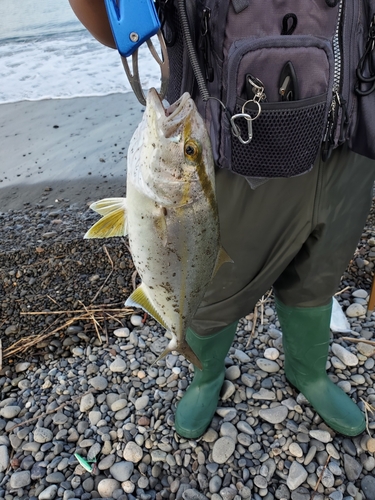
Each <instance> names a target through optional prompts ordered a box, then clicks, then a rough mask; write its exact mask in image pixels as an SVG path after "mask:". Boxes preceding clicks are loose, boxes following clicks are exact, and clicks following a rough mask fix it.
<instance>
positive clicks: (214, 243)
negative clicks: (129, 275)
mask: <svg viewBox="0 0 375 500" xmlns="http://www.w3.org/2000/svg"><path fill="white" fill-rule="evenodd" d="M90 208H91V209H92V210H94V211H96V212H97V213H99V214H100V215H101V216H102V218H101V219H100V220H98V221H97V222H96V223H95V224H94V226H93V227H91V229H89V231H88V232H87V233H86V234H85V236H84V237H85V238H107V237H113V236H126V235H127V236H128V238H129V248H130V252H131V255H132V258H133V262H134V265H135V268H136V270H137V271H138V274H139V276H140V278H141V280H142V283H141V285H140V286H139V287H138V288H137V289H136V290H134V291H133V293H132V294H131V295H130V297H129V298H128V299H127V300H126V302H125V305H126V306H128V307H135V308H142V309H143V310H144V311H145V312H147V313H148V314H149V315H150V316H152V317H153V318H154V319H155V320H156V321H158V322H159V323H160V324H161V325H162V326H163V327H164V328H165V329H166V330H167V331H169V332H170V334H171V337H172V339H171V340H170V342H169V344H168V345H167V347H166V349H165V350H164V351H163V352H162V353H161V355H160V356H159V358H158V359H157V360H156V361H158V360H159V359H161V358H163V357H164V356H165V355H167V354H168V353H169V352H171V351H177V352H178V353H180V354H182V355H183V356H185V358H186V359H187V360H189V361H190V362H191V363H193V364H194V365H195V366H197V367H198V368H201V367H202V364H201V362H200V360H199V359H198V357H197V356H196V354H195V353H194V351H193V350H192V349H191V347H190V346H189V344H188V343H187V341H186V337H185V336H186V330H187V328H188V326H189V325H190V324H191V321H192V319H193V317H194V315H195V313H196V311H197V309H198V307H199V305H200V303H201V301H202V299H203V296H204V294H205V291H206V289H207V287H208V285H209V283H210V282H211V280H212V278H213V276H214V275H215V274H216V272H217V271H218V269H219V268H220V267H221V265H222V264H224V263H225V262H232V260H231V259H230V257H229V256H228V254H227V253H226V252H225V250H224V249H223V248H222V246H221V242H220V230H219V215H218V205H217V199H216V192H215V165H214V160H213V156H212V148H211V142H210V137H209V134H208V131H207V129H206V126H205V123H204V121H203V118H202V117H201V115H200V114H199V112H198V110H197V108H196V105H195V103H194V101H193V99H192V98H191V96H190V95H189V94H188V93H184V94H183V95H182V96H181V97H180V98H179V99H178V100H177V101H176V102H175V103H174V104H172V105H170V106H169V105H167V106H164V104H163V102H162V101H161V99H160V96H159V94H158V93H157V91H156V90H155V89H150V90H149V92H148V94H147V100H146V109H145V112H144V115H143V118H142V120H141V122H140V124H139V125H138V127H137V129H136V131H135V132H134V134H133V136H132V139H131V141H130V144H129V150H128V163H127V179H126V198H106V199H104V200H100V201H98V202H95V203H93V204H91V205H90Z"/></svg>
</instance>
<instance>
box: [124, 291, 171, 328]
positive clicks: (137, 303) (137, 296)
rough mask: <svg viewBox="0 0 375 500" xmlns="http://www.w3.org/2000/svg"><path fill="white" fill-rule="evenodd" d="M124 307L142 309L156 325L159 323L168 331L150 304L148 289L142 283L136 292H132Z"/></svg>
mask: <svg viewBox="0 0 375 500" xmlns="http://www.w3.org/2000/svg"><path fill="white" fill-rule="evenodd" d="M125 305H126V306H127V307H137V308H141V309H143V310H144V311H145V312H147V313H148V314H149V315H150V316H152V317H153V318H154V319H155V320H156V321H157V322H158V323H160V324H161V326H162V327H163V328H165V329H166V330H168V326H167V325H166V324H165V322H164V320H163V318H162V316H161V314H160V313H159V311H158V310H157V309H156V307H155V306H154V305H153V304H152V302H151V300H150V298H149V293H148V288H147V286H146V285H145V284H144V283H142V284H141V285H140V286H139V287H138V288H137V289H136V290H134V292H133V293H132V294H131V295H130V297H129V298H128V299H127V300H126V302H125Z"/></svg>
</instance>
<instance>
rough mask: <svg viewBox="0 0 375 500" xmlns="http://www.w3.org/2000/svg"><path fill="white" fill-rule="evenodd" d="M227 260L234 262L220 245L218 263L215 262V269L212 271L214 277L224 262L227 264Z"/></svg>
mask: <svg viewBox="0 0 375 500" xmlns="http://www.w3.org/2000/svg"><path fill="white" fill-rule="evenodd" d="M226 262H230V263H231V264H233V260H232V259H231V258H230V257H229V255H228V254H227V252H226V251H225V250H224V248H223V247H220V250H219V253H218V254H217V258H216V264H215V268H214V271H213V273H212V277H214V276H215V274H216V273H217V272H218V270H219V269H220V268H221V266H222V265H223V264H225V263H226Z"/></svg>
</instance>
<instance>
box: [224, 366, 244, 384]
mask: <svg viewBox="0 0 375 500" xmlns="http://www.w3.org/2000/svg"><path fill="white" fill-rule="evenodd" d="M240 376H241V370H240V369H239V367H238V366H237V365H233V366H230V367H229V368H227V369H226V370H225V378H226V379H227V380H231V381H233V380H237V379H238V378H239V377H240Z"/></svg>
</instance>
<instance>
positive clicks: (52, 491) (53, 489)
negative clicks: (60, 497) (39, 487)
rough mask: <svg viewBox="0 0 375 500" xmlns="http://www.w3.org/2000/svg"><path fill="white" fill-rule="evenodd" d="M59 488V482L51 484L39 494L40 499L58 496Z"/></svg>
mask: <svg viewBox="0 0 375 500" xmlns="http://www.w3.org/2000/svg"><path fill="white" fill-rule="evenodd" d="M57 490H58V486H57V484H51V486H48V488H46V489H45V490H43V491H42V492H41V493H40V494H39V496H38V500H53V499H54V498H55V497H56V493H57Z"/></svg>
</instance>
